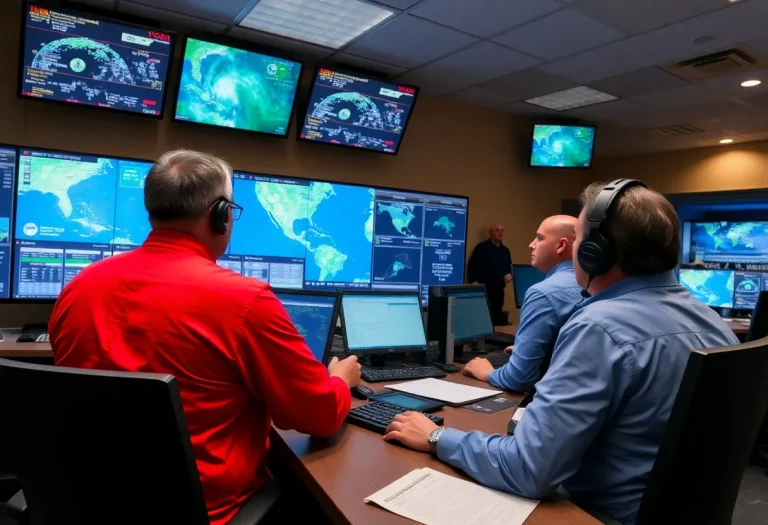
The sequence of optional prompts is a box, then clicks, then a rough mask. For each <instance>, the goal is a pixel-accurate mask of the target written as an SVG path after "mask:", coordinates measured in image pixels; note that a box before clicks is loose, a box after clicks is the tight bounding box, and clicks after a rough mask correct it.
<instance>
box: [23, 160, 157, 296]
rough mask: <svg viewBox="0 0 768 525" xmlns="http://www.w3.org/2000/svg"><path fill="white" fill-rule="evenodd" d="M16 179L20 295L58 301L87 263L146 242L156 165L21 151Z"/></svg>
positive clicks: (133, 161) (134, 161)
mask: <svg viewBox="0 0 768 525" xmlns="http://www.w3.org/2000/svg"><path fill="white" fill-rule="evenodd" d="M18 166H19V167H18V174H17V183H16V221H15V224H16V226H15V231H14V240H13V242H14V272H13V275H14V279H13V280H14V288H13V297H14V298H17V299H54V298H56V297H57V296H58V295H59V292H60V291H61V289H62V288H63V287H64V285H66V284H67V283H69V282H70V281H71V280H72V279H73V278H74V277H75V276H76V275H77V274H78V273H79V272H80V271H81V270H82V269H83V268H85V267H87V266H88V265H89V264H91V263H93V262H96V261H100V260H102V259H104V258H106V257H109V256H111V255H113V254H117V253H121V252H124V251H129V250H132V249H134V248H135V247H136V246H138V245H140V244H141V243H143V242H144V240H145V239H146V237H147V235H148V234H149V230H150V225H149V219H148V217H147V212H146V211H145V209H144V179H145V178H146V176H147V173H149V170H150V168H151V167H152V164H151V163H149V162H142V161H136V160H127V159H119V158H114V157H102V156H97V155H88V154H79V153H69V152H60V151H49V150H33V149H21V150H20V151H19V159H18Z"/></svg>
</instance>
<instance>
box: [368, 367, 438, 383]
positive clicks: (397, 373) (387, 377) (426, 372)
mask: <svg viewBox="0 0 768 525" xmlns="http://www.w3.org/2000/svg"><path fill="white" fill-rule="evenodd" d="M446 375H447V374H446V373H445V372H443V371H442V370H440V369H439V368H435V367H434V366H419V367H413V368H378V369H372V368H365V369H363V372H362V377H363V381H366V382H368V383H381V382H382V381H402V380H404V379H426V378H428V377H437V378H440V377H445V376H446Z"/></svg>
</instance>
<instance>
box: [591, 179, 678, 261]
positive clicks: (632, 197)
mask: <svg viewBox="0 0 768 525" xmlns="http://www.w3.org/2000/svg"><path fill="white" fill-rule="evenodd" d="M605 186H606V184H605V183H603V182H595V183H592V184H590V185H589V186H587V187H586V188H585V189H584V191H582V192H581V204H582V206H584V210H585V211H586V217H587V218H588V217H589V214H590V213H591V212H592V208H593V207H594V206H595V201H596V200H597V196H598V195H599V194H600V192H601V191H602V190H603V188H604V187H605ZM603 228H604V233H605V235H606V236H607V237H608V241H609V242H610V243H611V245H612V246H613V248H614V250H615V253H616V263H617V264H618V265H619V268H621V271H622V272H623V273H624V274H626V275H650V274H654V273H659V272H664V271H669V270H672V269H673V268H675V267H676V266H677V263H678V260H679V257H680V221H679V219H678V217H677V212H675V208H674V207H673V206H672V204H671V203H670V202H669V201H668V200H667V199H666V198H664V196H663V195H661V194H660V193H658V192H656V191H654V190H652V189H649V188H643V187H642V186H635V187H632V188H629V189H628V190H626V191H625V192H624V193H622V194H621V195H620V196H619V198H618V200H616V201H614V202H613V205H612V206H611V210H610V211H609V213H608V220H607V222H606V223H605V225H604V227H603Z"/></svg>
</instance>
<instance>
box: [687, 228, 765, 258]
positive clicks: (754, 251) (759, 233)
mask: <svg viewBox="0 0 768 525" xmlns="http://www.w3.org/2000/svg"><path fill="white" fill-rule="evenodd" d="M682 260H683V262H684V263H692V262H694V261H697V260H698V261H704V262H716V263H742V264H765V263H768V221H718V222H685V223H683V257H682Z"/></svg>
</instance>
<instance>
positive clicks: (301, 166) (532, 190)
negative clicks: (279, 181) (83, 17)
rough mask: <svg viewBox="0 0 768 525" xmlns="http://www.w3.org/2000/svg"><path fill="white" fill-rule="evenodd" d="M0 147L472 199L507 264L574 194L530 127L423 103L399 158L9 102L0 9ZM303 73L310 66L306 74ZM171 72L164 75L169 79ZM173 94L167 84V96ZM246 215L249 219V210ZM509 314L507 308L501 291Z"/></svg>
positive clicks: (13, 55) (13, 317)
mask: <svg viewBox="0 0 768 525" xmlns="http://www.w3.org/2000/svg"><path fill="white" fill-rule="evenodd" d="M0 4H2V5H0V50H2V52H0V70H2V71H5V72H6V73H7V74H6V75H4V76H2V77H0V143H2V142H4V143H11V144H19V145H24V146H35V147H43V148H56V149H64V150H73V151H78V152H88V153H98V154H106V155H121V156H127V157H137V158H144V159H152V158H155V157H157V156H158V155H159V154H161V153H162V152H164V151H166V150H168V149H171V148H177V147H186V148H193V149H200V150H205V151H209V152H211V153H214V154H217V155H220V156H222V157H224V158H226V159H227V160H228V161H229V162H230V163H231V164H232V165H233V166H234V167H235V168H236V169H242V170H248V171H255V172H263V173H274V174H281V175H293V176H301V177H316V178H321V179H331V180H337V181H342V182H355V183H360V184H376V185H382V186H393V187H397V188H407V189H414V190H423V191H430V192H445V193H455V194H461V195H467V196H469V198H470V213H469V229H470V231H469V243H468V244H469V248H470V250H471V248H472V247H473V246H474V244H475V243H476V242H477V241H479V240H481V239H482V238H483V237H484V235H485V233H484V232H485V230H486V228H487V225H488V224H489V223H491V222H493V221H497V220H500V221H503V222H504V223H505V224H506V225H507V244H508V245H509V246H510V249H511V251H512V256H513V258H515V259H517V260H521V261H523V260H524V261H526V262H527V260H528V259H527V254H528V250H527V248H526V246H527V244H528V242H530V239H531V238H532V236H533V233H534V232H535V230H536V228H537V226H538V224H539V222H540V221H541V219H542V218H544V217H545V216H547V215H551V214H554V213H557V212H558V211H559V210H560V203H561V200H562V199H563V198H566V197H570V196H573V195H574V194H576V193H577V191H578V187H579V184H580V181H579V179H578V177H576V176H574V174H573V172H569V173H558V172H546V171H533V170H529V169H528V168H527V167H526V160H525V158H524V157H525V154H526V152H525V144H526V142H527V141H526V136H528V137H529V136H530V135H529V134H530V127H529V125H528V124H527V123H524V122H520V121H515V120H513V119H511V118H510V117H509V116H507V115H504V114H499V113H492V112H490V111H486V110H482V109H477V108H473V107H470V106H466V105H461V104H456V103H450V102H445V101H442V100H437V99H430V98H428V97H426V96H422V97H421V98H420V100H419V102H418V104H417V106H416V109H415V111H414V114H413V118H412V121H411V124H410V126H409V128H408V132H407V135H406V137H405V141H404V145H403V147H402V148H401V150H400V154H399V155H398V156H397V157H387V156H383V155H376V154H368V153H366V152H359V151H350V150H344V149H337V148H333V147H329V146H321V145H316V144H308V143H299V142H297V141H296V140H295V139H294V138H293V133H294V129H293V128H292V129H291V136H290V138H289V139H287V140H282V139H276V138H272V137H264V136H259V135H251V134H246V133H240V132H232V131H229V130H223V129H211V128H206V127H199V126H192V125H188V124H187V125H185V124H181V123H174V122H171V120H170V117H169V114H170V112H171V109H170V105H171V104H170V101H169V105H168V108H167V111H166V118H165V119H164V120H163V121H156V120H153V119H148V118H144V117H139V116H133V115H124V114H113V113H110V112H108V111H98V110H89V109H87V108H73V107H68V106H62V105H58V104H50V103H44V102H39V101H34V100H19V99H17V98H16V94H15V93H16V73H15V72H16V70H17V56H18V43H19V23H18V20H19V17H20V7H19V5H16V2H5V1H3V2H0ZM307 69H308V70H309V69H311V68H307ZM175 75H176V69H175V68H174V69H173V70H172V71H171V78H172V79H173V78H174V77H175ZM174 88H175V86H173V85H172V86H171V89H174ZM246 213H247V211H246ZM507 295H508V298H507V306H508V307H510V308H511V309H512V310H514V301H513V300H512V298H511V297H510V296H511V295H512V294H511V293H508V294H507ZM48 311H49V307H45V308H41V307H24V306H19V305H11V306H0V326H11V325H12V324H18V323H20V322H27V321H30V320H34V319H33V318H40V319H42V320H45V318H46V316H47V313H48Z"/></svg>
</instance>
